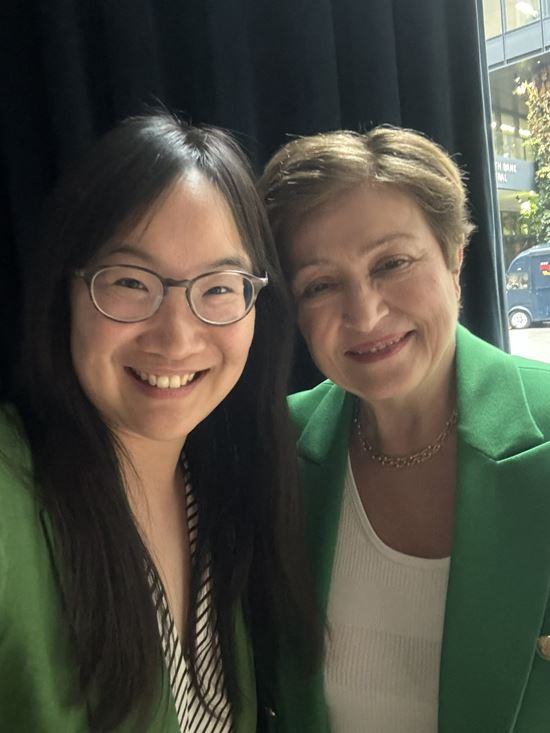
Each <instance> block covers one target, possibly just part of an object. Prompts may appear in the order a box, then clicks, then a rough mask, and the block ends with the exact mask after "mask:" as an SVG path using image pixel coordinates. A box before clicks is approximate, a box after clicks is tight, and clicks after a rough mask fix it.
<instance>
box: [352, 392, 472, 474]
mask: <svg viewBox="0 0 550 733" xmlns="http://www.w3.org/2000/svg"><path fill="white" fill-rule="evenodd" d="M457 419H458V413H457V411H456V409H454V410H453V411H452V413H451V416H450V418H449V419H448V420H447V422H446V423H445V425H444V427H443V430H442V431H441V432H440V433H439V435H438V436H437V438H436V439H435V440H434V442H433V443H430V444H429V445H427V446H426V447H425V448H422V449H421V450H419V451H416V453H411V454H410V455H409V456H390V455H388V454H387V453H376V451H375V450H374V448H373V447H372V445H371V444H370V443H369V442H368V440H367V439H366V438H365V436H364V435H363V428H362V427H361V417H360V413H359V401H356V402H355V410H354V414H353V422H354V423H355V425H356V426H357V436H358V438H359V442H360V443H361V448H362V450H363V453H366V455H368V456H369V457H370V458H372V460H373V461H376V462H377V463H379V464H380V465H381V466H391V467H392V468H407V467H408V466H417V465H418V464H419V463H425V462H426V461H429V460H430V458H433V457H434V456H435V455H436V454H437V453H439V451H440V450H441V448H442V446H443V443H444V442H445V441H446V440H447V438H448V437H449V435H450V433H451V430H452V429H453V427H454V426H455V425H456V422H457Z"/></svg>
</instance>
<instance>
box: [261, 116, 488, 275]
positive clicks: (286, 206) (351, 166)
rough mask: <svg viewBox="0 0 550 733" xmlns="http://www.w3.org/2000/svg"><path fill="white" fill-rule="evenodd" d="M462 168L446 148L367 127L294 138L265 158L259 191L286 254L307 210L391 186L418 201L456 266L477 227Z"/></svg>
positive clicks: (409, 134)
mask: <svg viewBox="0 0 550 733" xmlns="http://www.w3.org/2000/svg"><path fill="white" fill-rule="evenodd" d="M464 178H465V176H464V173H463V172H462V171H461V170H460V168H459V167H458V166H457V165H456V163H455V162H454V161H453V160H452V159H451V158H450V156H449V155H448V154H447V152H446V151H445V150H443V148H441V147H440V146H439V145H436V144H435V143H434V142H432V141H431V140H429V139H428V138H427V137H425V136H424V135H422V134H420V133H418V132H415V131H413V130H406V129H402V128H398V127H389V126H382V127H375V128H374V129H373V130H371V131H370V132H368V133H365V134H360V133H356V132H349V131H346V130H344V131H339V132H328V133H321V134H318V135H311V136H309V137H302V138H297V139H296V140H292V141H291V142H289V143H287V144H286V145H284V146H283V147H282V148H281V149H280V150H279V151H278V152H277V153H276V154H275V155H274V156H273V158H272V159H271V160H270V161H269V163H268V164H267V166H266V168H265V171H264V173H263V175H262V177H261V179H260V181H259V184H258V185H259V190H260V194H261V196H262V197H263V199H264V202H265V204H266V206H267V211H268V215H269V219H270V222H271V226H272V229H273V233H274V235H275V239H276V241H277V245H278V247H279V250H280V253H281V255H282V257H283V260H284V259H286V257H285V251H286V249H287V247H288V243H289V238H290V237H291V235H292V232H293V231H294V230H295V228H296V227H298V226H299V225H300V224H301V223H302V222H303V221H304V220H305V219H306V218H307V217H309V216H310V215H311V214H312V213H313V212H315V211H316V210H319V209H323V208H325V207H327V206H328V205H329V204H330V203H332V202H333V201H334V199H335V198H336V197H337V196H339V195H340V194H343V193H345V192H347V191H349V190H350V189H351V188H353V187H354V186H357V185H361V184H364V183H372V184H373V185H374V186H391V187H395V188H398V189H399V190H400V191H401V192H402V193H404V194H407V195H409V196H410V197H411V198H412V199H413V200H414V201H415V203H416V204H417V205H418V206H419V207H420V209H421V210H422V212H423V213H424V216H425V217H426V221H427V222H428V225H429V226H430V228H431V230H432V232H433V233H434V236H435V237H436V239H437V240H438V242H439V244H440V246H441V249H442V252H443V255H444V257H445V262H446V263H447V266H448V267H449V268H450V269H455V268H456V267H457V265H458V262H459V259H460V257H459V255H460V253H461V251H462V250H463V249H464V247H465V246H466V245H467V244H468V241H469V239H470V236H471V234H472V232H473V231H474V229H475V227H474V225H473V224H472V222H471V220H470V215H469V211H468V202H467V191H466V186H465V183H464Z"/></svg>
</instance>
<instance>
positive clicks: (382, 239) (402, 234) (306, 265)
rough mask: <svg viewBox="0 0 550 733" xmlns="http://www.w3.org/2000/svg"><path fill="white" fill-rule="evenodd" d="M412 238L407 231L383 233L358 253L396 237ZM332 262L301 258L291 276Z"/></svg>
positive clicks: (390, 241)
mask: <svg viewBox="0 0 550 733" xmlns="http://www.w3.org/2000/svg"><path fill="white" fill-rule="evenodd" d="M414 238H415V237H414V235H412V234H409V233H408V232H392V233H391V234H384V235H383V236H382V237H379V238H378V239H375V240H374V241H372V242H367V243H366V244H364V245H363V246H362V247H361V248H360V250H359V253H360V254H361V255H364V254H367V253H369V252H372V251H373V250H376V249H379V248H380V247H384V246H385V245H387V244H391V243H392V242H393V241H395V240H396V239H414ZM332 264H334V259H328V258H326V257H316V258H314V259H310V260H303V261H302V262H299V263H298V265H297V267H296V268H295V269H294V274H293V277H296V275H297V274H298V273H299V272H301V271H302V270H305V269H307V268H309V267H317V266H319V265H332Z"/></svg>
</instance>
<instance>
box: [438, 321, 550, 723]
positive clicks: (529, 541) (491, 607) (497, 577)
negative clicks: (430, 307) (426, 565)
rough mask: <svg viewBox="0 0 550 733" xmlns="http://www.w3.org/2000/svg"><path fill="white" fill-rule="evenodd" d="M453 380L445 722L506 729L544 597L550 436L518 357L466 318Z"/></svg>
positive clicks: (549, 555) (549, 554)
mask: <svg viewBox="0 0 550 733" xmlns="http://www.w3.org/2000/svg"><path fill="white" fill-rule="evenodd" d="M457 390H458V400H459V405H458V407H459V446H458V485H457V508H456V517H455V528H454V541H453V552H452V559H451V568H450V575H449V587H448V593H447V605H446V617H445V630H444V636H443V648H442V658H441V676H440V706H439V731H440V733H462V732H463V731H469V733H470V732H471V733H475V732H476V731H479V733H492V732H493V731H494V733H504V732H505V731H511V730H512V729H513V726H514V721H515V719H516V717H517V714H518V710H519V707H520V704H521V700H522V696H523V692H524V689H525V685H526V683H527V679H528V676H529V671H530V667H531V664H532V659H533V652H534V649H535V644H536V640H537V636H538V630H539V629H540V627H541V624H542V619H543V616H544V611H545V607H546V602H547V594H548V587H547V586H548V582H547V579H548V576H549V571H550V542H549V541H548V537H549V533H548V523H547V517H548V516H549V513H550V495H549V493H548V490H547V481H548V479H547V476H548V467H549V466H550V446H549V444H548V443H546V444H545V443H544V438H543V435H542V433H541V431H540V429H539V428H538V426H537V424H536V423H535V421H534V420H533V417H532V415H531V412H530V409H529V405H528V403H527V401H526V397H525V391H524V388H523V385H522V382H521V378H520V374H519V371H518V369H517V367H516V365H515V363H514V362H513V361H512V360H510V359H509V358H508V357H507V356H506V355H504V354H500V352H498V351H496V350H495V349H493V348H492V347H490V346H488V345H487V344H485V343H483V342H482V341H479V340H478V339H476V338H475V337H474V336H472V335H471V334H469V333H468V332H467V331H465V330H464V329H462V328H459V330H458V334H457ZM503 397H505V399H503ZM525 487H528V490H529V495H528V496H526V495H525Z"/></svg>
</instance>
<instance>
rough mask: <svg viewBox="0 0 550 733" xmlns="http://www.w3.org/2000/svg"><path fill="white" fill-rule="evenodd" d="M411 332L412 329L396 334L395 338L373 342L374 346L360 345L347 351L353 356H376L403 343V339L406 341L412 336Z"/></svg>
mask: <svg viewBox="0 0 550 733" xmlns="http://www.w3.org/2000/svg"><path fill="white" fill-rule="evenodd" d="M410 334H411V331H408V332H407V333H404V334H402V335H401V336H396V337H395V338H391V339H388V340H387V341H379V342H378V343H376V344H373V346H370V347H367V346H366V345H365V346H360V347H358V348H357V349H350V350H349V351H348V352H347V353H348V354H351V355H352V356H368V355H373V356H374V355H375V354H380V353H383V352H384V351H388V350H390V349H392V348H393V347H394V346H396V345H397V344H399V343H401V341H404V340H405V339H406V338H407V337H408V336H410Z"/></svg>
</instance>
